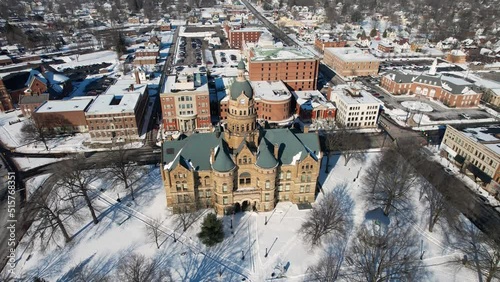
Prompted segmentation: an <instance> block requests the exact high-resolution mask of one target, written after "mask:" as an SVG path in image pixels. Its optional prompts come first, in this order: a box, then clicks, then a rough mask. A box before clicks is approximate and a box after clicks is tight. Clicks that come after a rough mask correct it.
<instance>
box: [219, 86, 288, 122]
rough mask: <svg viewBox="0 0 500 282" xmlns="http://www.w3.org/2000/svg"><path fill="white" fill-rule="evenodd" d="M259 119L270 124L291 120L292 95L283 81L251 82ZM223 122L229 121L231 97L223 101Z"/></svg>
mask: <svg viewBox="0 0 500 282" xmlns="http://www.w3.org/2000/svg"><path fill="white" fill-rule="evenodd" d="M250 85H251V87H252V91H253V98H254V101H255V111H256V114H257V118H258V119H263V120H266V121H268V122H270V123H278V122H284V121H286V120H289V119H290V118H291V117H292V116H293V114H294V112H295V111H294V108H293V106H292V94H291V93H290V91H289V90H288V89H287V87H286V85H285V84H284V83H283V82H281V81H272V82H271V81H250ZM220 105H221V114H220V116H221V120H225V119H227V112H228V108H229V96H226V97H225V98H224V99H222V101H221V103H220Z"/></svg>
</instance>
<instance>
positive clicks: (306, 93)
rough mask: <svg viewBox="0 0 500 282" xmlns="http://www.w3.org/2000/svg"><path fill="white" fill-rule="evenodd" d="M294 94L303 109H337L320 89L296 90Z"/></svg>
mask: <svg viewBox="0 0 500 282" xmlns="http://www.w3.org/2000/svg"><path fill="white" fill-rule="evenodd" d="M292 94H293V96H294V97H295V100H296V101H297V104H299V105H300V106H301V108H302V109H306V110H313V109H315V108H318V107H324V108H327V109H335V106H334V105H333V103H332V102H331V101H328V100H327V99H326V97H325V96H323V94H321V92H319V90H301V91H294V92H292Z"/></svg>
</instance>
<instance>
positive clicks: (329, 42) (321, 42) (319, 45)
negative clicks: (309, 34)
mask: <svg viewBox="0 0 500 282" xmlns="http://www.w3.org/2000/svg"><path fill="white" fill-rule="evenodd" d="M346 44H347V41H346V40H340V39H338V38H336V39H330V38H322V37H316V39H315V40H314V46H315V47H316V49H318V50H319V51H321V53H323V52H325V48H332V47H333V48H335V47H345V45H346Z"/></svg>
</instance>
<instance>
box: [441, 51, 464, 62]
mask: <svg viewBox="0 0 500 282" xmlns="http://www.w3.org/2000/svg"><path fill="white" fill-rule="evenodd" d="M446 60H447V61H448V62H450V63H453V64H465V63H466V60H467V54H465V53H464V52H462V51H461V50H451V51H450V52H448V53H446Z"/></svg>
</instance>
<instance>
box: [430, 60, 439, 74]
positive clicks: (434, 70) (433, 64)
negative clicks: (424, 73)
mask: <svg viewBox="0 0 500 282" xmlns="http://www.w3.org/2000/svg"><path fill="white" fill-rule="evenodd" d="M437 64H438V60H437V58H436V59H434V62H432V66H431V69H430V70H429V74H430V75H436V72H437Z"/></svg>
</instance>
